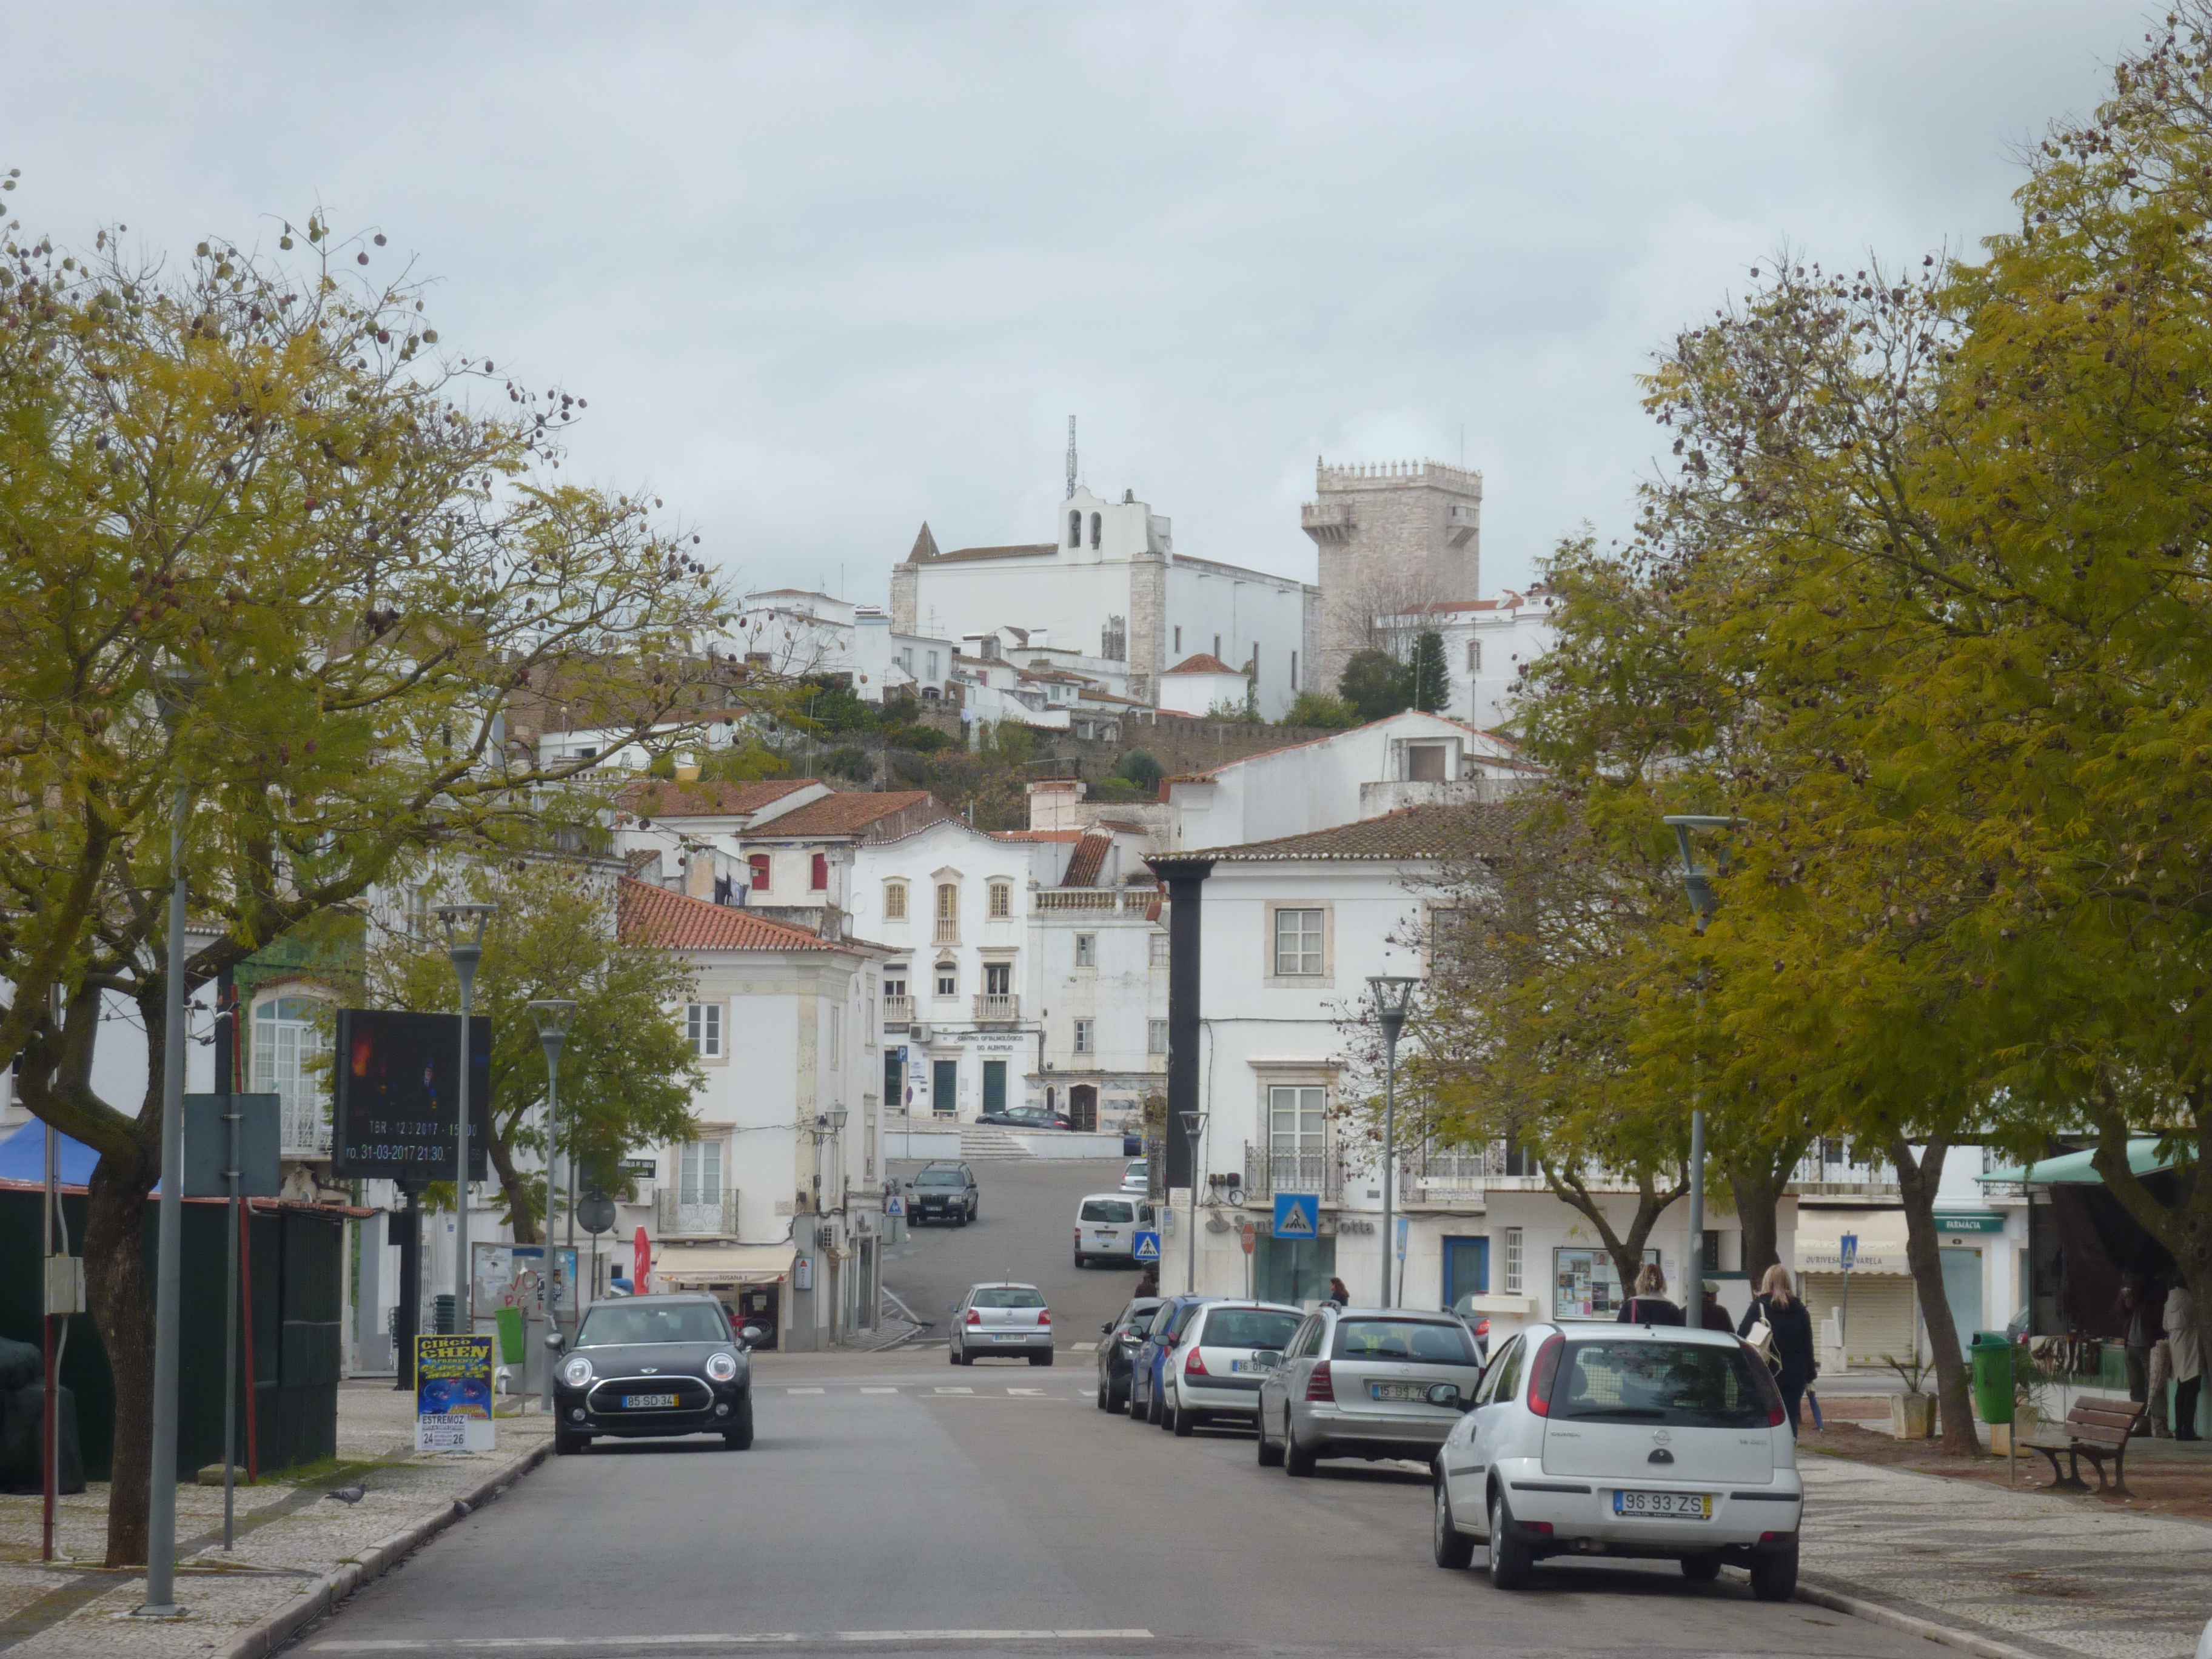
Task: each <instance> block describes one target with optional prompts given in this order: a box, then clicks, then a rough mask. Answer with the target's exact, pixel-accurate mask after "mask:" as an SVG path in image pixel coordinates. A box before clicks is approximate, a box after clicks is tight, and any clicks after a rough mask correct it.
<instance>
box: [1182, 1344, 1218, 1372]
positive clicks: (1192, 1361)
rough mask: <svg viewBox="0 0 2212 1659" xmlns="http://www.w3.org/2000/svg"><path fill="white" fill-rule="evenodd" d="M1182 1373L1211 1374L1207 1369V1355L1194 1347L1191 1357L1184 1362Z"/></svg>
mask: <svg viewBox="0 0 2212 1659" xmlns="http://www.w3.org/2000/svg"><path fill="white" fill-rule="evenodd" d="M1182 1374H1183V1375H1184V1376H1210V1375H1211V1373H1210V1372H1208V1371H1207V1370H1206V1356H1205V1355H1204V1354H1202V1353H1200V1352H1199V1351H1198V1350H1197V1349H1196V1348H1193V1349H1192V1350H1191V1351H1190V1358H1188V1359H1186V1360H1184V1361H1183V1362H1182Z"/></svg>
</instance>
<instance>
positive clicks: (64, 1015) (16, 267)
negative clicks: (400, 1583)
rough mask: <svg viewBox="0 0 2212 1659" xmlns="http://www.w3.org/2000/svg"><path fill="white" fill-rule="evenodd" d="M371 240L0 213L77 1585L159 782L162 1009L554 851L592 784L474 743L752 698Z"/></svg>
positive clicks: (4, 850)
mask: <svg viewBox="0 0 2212 1659" xmlns="http://www.w3.org/2000/svg"><path fill="white" fill-rule="evenodd" d="M380 246H382V239H381V238H380V237H371V236H366V235H364V236H362V237H361V238H358V239H356V240H354V241H351V242H349V243H347V244H345V245H344V246H343V248H341V247H339V246H336V245H334V243H333V241H332V239H331V234H330V232H329V231H328V229H327V228H326V226H325V223H324V222H323V221H322V220H321V218H320V216H319V215H318V216H313V217H312V218H310V220H309V221H308V222H307V224H306V225H305V226H304V227H296V228H295V227H289V226H288V227H287V228H286V229H285V232H284V234H283V237H282V238H281V239H280V242H279V252H278V254H276V255H271V256H270V257H267V258H263V257H259V256H254V255H249V254H246V253H245V252H241V251H240V250H239V249H237V248H236V247H234V246H230V245H228V244H227V243H224V242H222V241H221V240H215V239H210V240H209V241H207V242H204V243H203V244H201V245H200V246H198V248H197V250H196V251H195V252H194V253H193V254H192V255H191V257H190V258H187V259H185V260H182V261H179V262H176V263H174V264H164V263H162V262H159V261H156V260H153V259H148V260H145V261H137V260H133V259H129V258H126V257H125V255H124V254H123V253H122V252H120V250H119V247H118V243H117V241H116V239H115V235H114V234H113V233H112V232H109V231H105V230H103V231H101V232H100V233H99V234H97V235H96V236H95V237H94V242H93V246H92V247H91V248H90V249H89V250H84V251H80V252H66V251H63V250H59V249H57V248H56V246H54V245H53V243H52V241H51V240H48V239H42V238H27V237H25V236H22V235H21V234H19V232H18V231H17V230H16V228H15V225H14V224H13V223H12V222H11V224H10V226H9V230H8V233H7V235H6V237H5V239H4V241H0V252H4V256H5V270H6V273H7V276H9V279H10V280H9V285H7V286H5V287H0V734H3V735H0V812H4V813H5V814H6V816H7V817H8V820H9V834H8V835H7V836H0V896H4V899H3V900H0V980H4V981H5V982H6V985H7V987H8V1000H7V1002H6V1005H5V1006H4V1008H0V1063H4V1062H6V1061H10V1060H12V1061H15V1063H16V1065H17V1080H18V1085H19V1087H20V1089H21V1098H22V1100H23V1102H24V1103H25V1104H26V1105H27V1106H28V1107H29V1109H31V1110H32V1111H33V1113H34V1114H36V1115H38V1116H40V1118H42V1119H44V1120H45V1121H47V1122H50V1123H52V1124H53V1125H54V1126H55V1127H58V1129H60V1130H62V1131H63V1132H64V1133H67V1134H70V1135H71V1136H74V1137H75V1138H76V1139H79V1140H82V1141H83V1142H84V1143H86V1144H87V1145H88V1146H91V1147H92V1148H94V1151H95V1152H98V1153H99V1155H100V1156H99V1162H98V1164H97V1165H96V1166H95V1168H94V1173H93V1176H92V1177H91V1182H90V1190H89V1196H88V1214H87V1225H86V1232H85V1237H84V1241H83V1243H84V1252H85V1257H86V1265H87V1279H88V1286H87V1288H88V1301H89V1304H90V1307H91V1311H92V1316H93V1318H94V1323H95V1325H96V1326H97V1328H98V1329H99V1331H100V1337H101V1340H102V1341H103V1343H104V1344H105V1346H106V1350H107V1353H108V1357H109V1361H110V1364H111V1366H112V1370H113V1375H114V1381H115V1402H116V1404H115V1409H116V1454H115V1465H114V1474H113V1481H114V1485H113V1490H112V1500H111V1503H110V1506H109V1528H108V1541H107V1559H108V1561H109V1564H110V1565H126V1564H130V1563H134V1562H137V1561H142V1560H143V1559H144V1551H145V1520H146V1489H147V1477H148V1455H149V1421H150V1402H151V1393H150V1390H151V1382H152V1377H151V1351H152V1343H151V1340H150V1328H151V1327H150V1314H151V1310H150V1298H149V1285H148V1282H147V1277H146V1272H145V1258H144V1254H143V1250H142V1248H141V1230H142V1226H143V1211H144V1202H145V1199H146V1195H147V1194H148V1193H149V1190H150V1189H151V1188H152V1186H153V1184H154V1182H155V1178H156V1176H157V1175H158V1170H159V1161H160V1142H161V1119H162V1112H161V1100H162V1092H163V1073H162V1066H161V1057H162V1053H163V1048H164V1038H165V1035H166V1032H165V1024H164V1020H165V1010H166V1006H167V980H166V963H165V947H166V938H165V933H166V914H165V906H164V905H163V903H162V902H161V895H163V894H164V893H165V891H166V890H167V887H168V886H169V884H170V878H171V874H172V872H171V869H170V858H169V840H168V819H169V814H170V810H171V809H170V803H171V801H172V799H173V797H174V795H175V793H176V792H177V790H178V789H179V787H185V788H186V789H188V790H189V791H190V792H191V797H192V799H193V802H194V805H193V808H192V810H191V813H190V815H189V819H188V822H187V824H186V835H185V860H186V868H187V871H188V873H189V875H190V878H191V887H192V895H193V897H192V902H193V908H194V910H195V912H196V913H197V915H201V916H203V917H205V918H207V919H208V920H210V921H212V922H213V923H215V924H216V927H217V928H218V929H219V937H217V938H216V939H215V940H214V942H212V943H210V944H207V945H203V946H201V947H200V948H198V949H197V950H195V951H191V953H190V955H189V957H188V960H187V962H186V965H185V975H186V979H187V982H188V985H199V984H204V983H205V982H206V981H209V980H210V979H211V978H213V977H214V976H215V975H216V974H217V973H218V972H219V971H221V970H222V969H224V968H226V967H228V966H230V965H232V964H234V963H239V962H240V961H243V960H244V959H245V958H246V957H249V956H251V955H252V953H254V952H255V951H258V950H260V949H261V948H262V947H264V945H268V944H269V943H270V941H272V940H274V939H277V938H278V937H280V936H282V935H283V934H285V933H288V932H289V931H290V930H292V929H294V928H295V927H301V926H302V925H303V924H306V923H307V922H309V921H313V920H314V919H316V918H318V917H324V916H329V915H336V914H343V913H345V912H348V911H352V910H357V909H358V908H360V907H361V906H362V903H363V902H364V901H365V900H366V898H367V896H368V894H369V892H370V890H371V889H372V888H374V887H375V886H376V885H378V884H380V883H385V882H388V881H392V880H397V879H404V878H406V876H407V875H408V874H409V873H410V872H411V871H412V870H413V868H414V867H415V866H416V865H417V864H419V863H420V862H421V861H422V860H423V859H424V858H425V857H426V856H427V855H428V854H430V853H431V852H432V851H434V850H436V849H440V848H480V849H486V850H491V851H496V850H497V849H499V848H502V847H506V846H510V845H513V844H515V843H517V842H522V841H527V840H532V839H535V838H537V837H539V836H543V835H544V834H545V833H547V832H548V831H549V830H550V829H558V828H563V827H565V828H568V829H574V831H575V833H577V834H579V835H589V834H590V833H592V826H593V825H594V823H595V822H596V816H597V805H596V802H595V801H594V800H593V799H592V798H591V792H590V791H589V790H588V789H587V788H586V787H585V784H584V781H583V779H582V777H581V775H582V774H583V773H584V772H586V770H587V769H589V767H590V766H591V762H589V761H588V760H576V761H568V762H559V763H548V762H545V761H544V760H542V759H541V758H540V757H539V756H538V753H537V751H536V748H535V745H534V744H527V743H520V742H511V741H509V739H508V735H507V733H508V714H509V711H510V710H511V709H513V708H517V707H519V706H520V705H521V704H523V703H524V702H526V701H528V700H530V699H532V698H534V697H536V696H538V695H540V694H541V693H544V692H547V691H550V690H554V689H555V688H556V687H557V689H558V693H559V696H560V697H561V699H562V701H564V702H568V703H570V704H571V705H572V706H574V707H578V708H592V709H595V710H600V711H603V712H604V713H605V715H606V719H605V724H607V725H609V726H611V727H613V728H614V729H615V732H616V733H617V736H616V738H615V740H616V741H617V742H628V741H640V742H642V741H644V740H645V739H646V738H647V736H648V734H651V733H653V732H655V731H656V730H661V731H665V730H666V729H667V728H669V727H671V726H673V727H677V728H679V729H680V728H682V727H683V726H684V724H685V723H686V722H687V721H689V720H691V719H693V718H694V717H695V716H694V712H693V711H695V710H696V709H698V708H702V707H706V708H726V707H728V706H729V705H730V704H731V703H732V701H738V700H761V701H765V696H764V694H765V693H767V692H768V691H769V690H770V689H771V687H772V682H769V681H766V680H764V679H763V678H759V677H747V676H746V675H745V674H744V671H743V670H742V669H740V668H739V667H738V666H737V665H732V664H729V663H726V662H724V661H720V660H717V659H714V657H713V656H712V654H711V653H706V654H702V653H698V652H697V651H696V649H695V647H694V645H693V642H694V641H700V640H705V639H711V638H715V637H718V636H719V634H720V629H721V626H722V623H723V620H724V617H725V614H726V612H725V606H724V603H723V600H722V598H721V595H720V592H719V590H718V589H717V588H716V587H715V586H714V583H713V582H712V580H710V579H709V578H708V574H707V572H706V568H705V567H704V566H703V565H702V564H701V563H699V562H697V560H696V557H695V556H694V552H693V549H694V547H695V545H696V541H697V538H696V536H692V535H690V534H686V533H684V532H678V531H676V530H674V529H671V528H665V527H662V526H660V525H659V523H658V522H657V520H655V517H654V508H655V507H657V506H658V503H655V502H653V501H651V500H650V498H649V497H642V496H638V495H612V494H603V493H600V492H597V491H594V490H591V489H585V488H583V487H580V486H579V485H577V484H574V483H568V482H565V481H563V480H562V478H561V477H560V475H559V468H560V465H561V460H562V456H561V450H560V446H559V441H558V434H559V432H560V431H561V429H562V428H563V427H565V426H566V425H568V424H570V423H572V422H573V421H574V419H575V418H576V416H578V415H579V414H580V411H581V410H583V408H584V406H585V400H584V399H583V398H580V397H577V396H575V395H574V393H572V392H562V391H560V390H558V389H556V390H554V391H552V392H541V391H537V390H532V389H530V388H529V387H528V386H525V385H524V384H522V383H520V382H517V381H513V380H507V379H505V378H503V377H501V375H500V374H498V373H497V372H496V370H495V368H494V366H493V364H492V362H490V361H489V359H486V358H482V357H472V356H457V355H447V353H446V352H445V351H444V350H443V349H441V346H440V343H439V337H438V333H437V331H436V329H435V327H434V326H432V325H431V324H430V322H429V321H428V318H427V315H426V312H425V308H424V307H425V305H426V299H427V296H426V295H424V293H423V292H422V289H421V287H420V285H419V284H415V283H411V282H410V281H409V280H408V279H406V278H405V277H404V276H402V277H400V278H399V279H398V280H395V281H393V282H391V283H385V282H381V281H379V280H377V279H376V278H375V277H374V276H370V275H366V274H362V268H363V267H364V266H367V267H372V268H373V267H374V264H376V262H377V260H378V259H379V258H380V257H382V256H380V255H379V254H378V253H376V252H375V250H376V249H377V248H379V247H380ZM293 254H295V255H296V258H284V257H281V256H283V255H293ZM536 378H537V377H535V376H533V377H532V380H536ZM479 394H481V402H479V401H477V399H478V397H479ZM172 666H173V667H174V668H175V669H177V670H179V673H177V674H175V675H172V674H171V672H170V671H169V670H170V669H171V667H172ZM165 707H166V708H168V709H169V710H170V711H171V712H172V713H173V714H174V716H175V718H174V719H173V721H165V720H162V719H161V718H160V717H159V714H160V711H161V709H162V708H165ZM110 996H112V997H116V998H119V999H121V1000H124V1001H125V1002H126V1003H128V1004H130V1005H131V1006H132V1007H133V1009H134V1012H135V1016H136V1020H137V1024H140V1025H141V1026H142V1028H143V1030H144V1031H145V1033H146V1041H147V1044H148V1050H149V1062H150V1064H149V1082H148V1085H147V1091H146V1093H145V1095H144V1097H143V1098H142V1099H141V1100H139V1101H137V1102H111V1101H107V1100H104V1099H101V1098H100V1097H99V1096H98V1095H97V1094H96V1093H95V1092H94V1090H93V1088H92V1084H91V1066H92V1054H93V1045H94V1036H95V1035H96V1034H97V1032H98V1030H99V1028H100V1023H101V1015H102V1011H103V1000H104V998H106V997H110ZM111 1040H112V1036H111Z"/></svg>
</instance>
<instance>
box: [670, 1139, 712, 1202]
mask: <svg viewBox="0 0 2212 1659" xmlns="http://www.w3.org/2000/svg"><path fill="white" fill-rule="evenodd" d="M676 1201H677V1202H678V1204H714V1205H720V1203H721V1201H722V1143H721V1142H720V1141H719V1140H694V1141H690V1142H687V1143H686V1144H685V1146H684V1150H683V1152H681V1153H680V1154H679V1155H678V1158H677V1166H676Z"/></svg>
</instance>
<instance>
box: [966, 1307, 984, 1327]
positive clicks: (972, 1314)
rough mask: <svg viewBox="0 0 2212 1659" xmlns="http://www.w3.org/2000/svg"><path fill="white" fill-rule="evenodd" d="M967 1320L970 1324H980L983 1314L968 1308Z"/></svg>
mask: <svg viewBox="0 0 2212 1659" xmlns="http://www.w3.org/2000/svg"><path fill="white" fill-rule="evenodd" d="M967 1322H968V1323H969V1324H970V1325H980V1324H981V1323H982V1322H983V1316H982V1315H981V1314H979V1313H977V1312H976V1311H975V1310H974V1309H973V1308H970V1309H969V1310H968V1319H967Z"/></svg>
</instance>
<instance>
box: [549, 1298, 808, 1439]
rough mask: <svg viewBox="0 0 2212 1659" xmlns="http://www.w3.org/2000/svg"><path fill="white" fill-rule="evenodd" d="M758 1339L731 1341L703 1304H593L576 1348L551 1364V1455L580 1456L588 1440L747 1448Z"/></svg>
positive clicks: (714, 1306)
mask: <svg viewBox="0 0 2212 1659" xmlns="http://www.w3.org/2000/svg"><path fill="white" fill-rule="evenodd" d="M765 1334H766V1333H765V1332H763V1331H762V1330H761V1329H760V1328H759V1327H757V1326H747V1327H746V1328H745V1330H744V1333H743V1334H742V1335H741V1336H739V1337H738V1338H737V1339H736V1340H732V1337H731V1335H730V1320H729V1316H728V1315H727V1314H726V1313H724V1312H723V1311H722V1304H720V1302H717V1301H716V1300H715V1299H714V1297H711V1296H625V1297H614V1298H613V1299H611V1300H609V1301H605V1302H595V1303H593V1304H592V1306H591V1308H590V1310H588V1311H587V1312H586V1314H585V1315H584V1324H583V1328H582V1329H581V1330H580V1331H578V1332H577V1333H576V1344H575V1346H574V1348H573V1349H571V1350H570V1351H569V1352H567V1353H566V1354H564V1355H561V1356H557V1357H556V1358H555V1360H554V1372H553V1376H554V1383H553V1409H554V1413H555V1416H556V1419H557V1420H556V1422H555V1424H554V1427H553V1449H554V1450H555V1451H556V1453H559V1454H561V1455H564V1456H565V1455H568V1454H569V1453H572V1452H580V1451H582V1450H583V1449H585V1448H586V1447H587V1446H589V1445H590V1444H591V1443H592V1437H593V1436H594V1435H618V1436H622V1437H625V1438H630V1439H650V1438H659V1437H665V1436H672V1435H684V1434H719V1435H720V1436H721V1437H722V1439H723V1441H724V1442H725V1443H726V1444H727V1445H728V1446H729V1448H730V1449H731V1450H732V1451H743V1450H744V1449H746V1448H747V1447H749V1446H750V1445H751V1444H752V1443H753V1389H752V1380H753V1379H752V1364H751V1361H750V1358H749V1357H748V1356H747V1353H746V1352H745V1351H746V1350H747V1349H748V1348H749V1347H750V1346H752V1344H753V1343H754V1342H757V1341H758V1340H760V1338H761V1337H762V1336H763V1335H765Z"/></svg>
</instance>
